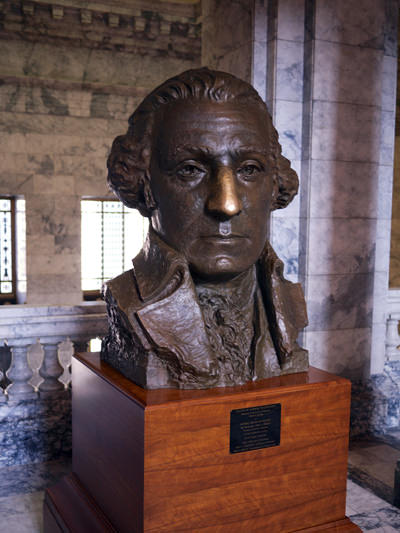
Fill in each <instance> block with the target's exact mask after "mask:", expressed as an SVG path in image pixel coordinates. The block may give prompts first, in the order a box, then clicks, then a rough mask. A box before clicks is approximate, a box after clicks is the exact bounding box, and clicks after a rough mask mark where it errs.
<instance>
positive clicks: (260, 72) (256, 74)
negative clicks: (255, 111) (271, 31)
mask: <svg viewBox="0 0 400 533" xmlns="http://www.w3.org/2000/svg"><path fill="white" fill-rule="evenodd" d="M266 73H267V44H266V43H265V42H260V41H254V42H253V63H252V79H251V84H252V85H253V87H254V88H255V89H256V91H257V92H258V94H259V95H260V96H261V98H262V99H263V100H264V101H265V99H266V96H267V75H266Z"/></svg>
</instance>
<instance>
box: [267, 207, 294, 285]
mask: <svg viewBox="0 0 400 533" xmlns="http://www.w3.org/2000/svg"><path fill="white" fill-rule="evenodd" d="M271 244H272V247H273V248H274V250H275V252H276V253H277V254H278V257H279V258H280V259H282V261H283V263H284V265H285V270H284V275H285V278H287V279H289V280H290V281H293V282H297V281H298V274H299V220H298V218H294V217H285V218H284V217H274V218H273V219H272V220H271Z"/></svg>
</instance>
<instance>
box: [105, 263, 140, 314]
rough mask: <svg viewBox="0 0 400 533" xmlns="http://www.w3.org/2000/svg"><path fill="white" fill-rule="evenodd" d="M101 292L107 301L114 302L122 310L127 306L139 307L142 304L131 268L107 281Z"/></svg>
mask: <svg viewBox="0 0 400 533" xmlns="http://www.w3.org/2000/svg"><path fill="white" fill-rule="evenodd" d="M103 293H104V300H105V301H106V302H107V303H114V304H116V305H118V307H120V308H121V309H123V310H125V309H127V308H128V307H133V308H139V307H141V305H142V302H141V300H140V297H139V293H138V290H137V286H136V281H135V275H134V273H133V269H132V268H131V269H130V270H127V271H126V272H123V273H122V274H120V275H119V276H117V277H116V278H113V279H111V280H110V281H107V283H105V284H104V288H103Z"/></svg>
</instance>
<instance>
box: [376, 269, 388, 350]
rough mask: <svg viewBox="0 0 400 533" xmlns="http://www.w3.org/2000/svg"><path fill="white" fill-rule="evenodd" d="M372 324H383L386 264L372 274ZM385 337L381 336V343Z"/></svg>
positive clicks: (384, 322)
mask: <svg viewBox="0 0 400 533" xmlns="http://www.w3.org/2000/svg"><path fill="white" fill-rule="evenodd" d="M374 278H375V279H374V309H373V311H374V313H373V323H374V324H385V327H386V318H387V312H388V304H387V294H388V271H387V266H386V269H385V270H383V271H380V272H379V271H375V276H374ZM384 344H385V337H383V345H384Z"/></svg>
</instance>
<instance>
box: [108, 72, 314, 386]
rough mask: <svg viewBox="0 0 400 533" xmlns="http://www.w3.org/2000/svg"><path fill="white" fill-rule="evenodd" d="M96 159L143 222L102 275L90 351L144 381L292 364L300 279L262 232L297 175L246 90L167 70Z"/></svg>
mask: <svg viewBox="0 0 400 533" xmlns="http://www.w3.org/2000/svg"><path fill="white" fill-rule="evenodd" d="M108 171H109V174H108V181H109V184H110V186H111V188H112V189H113V190H114V192H115V193H116V195H117V196H118V197H119V198H120V199H121V201H122V202H123V203H124V204H125V205H127V206H128V207H131V208H136V209H138V210H139V211H140V213H141V214H142V215H144V216H146V217H148V218H149V219H150V229H149V233H148V237H147V240H146V242H145V244H144V247H143V249H142V250H141V251H140V253H139V254H138V255H137V256H136V257H135V258H134V260H133V268H132V270H129V271H128V272H125V273H123V274H121V275H120V276H118V277H117V278H115V279H113V280H111V281H109V282H108V283H107V284H106V286H105V293H104V294H105V300H106V302H107V309H108V318H109V334H108V336H107V337H106V338H105V339H104V341H103V345H102V352H101V356H102V359H103V360H105V361H107V362H108V363H109V364H111V365H112V366H113V367H115V368H117V369H118V370H120V371H121V372H122V373H123V374H124V375H125V376H126V377H128V378H130V379H131V380H133V381H134V382H135V383H137V384H138V385H140V386H142V387H144V388H149V389H154V388H161V387H173V388H187V389H196V388H210V387H221V386H232V385H240V384H243V383H245V382H248V381H251V380H258V379H262V378H267V377H271V376H277V375H281V374H286V373H291V372H302V371H306V370H307V369H308V355H307V352H306V351H305V350H303V349H302V348H300V347H299V345H298V344H297V341H296V339H297V337H298V334H299V331H300V329H302V328H303V327H304V326H305V325H306V324H307V316H306V309H305V303H304V298H303V294H302V290H301V287H300V285H299V284H293V283H291V282H289V281H287V280H285V278H284V277H283V264H282V262H281V261H280V260H279V259H278V257H277V256H276V254H275V252H274V251H273V249H272V247H271V245H270V244H269V242H268V234H269V217H270V212H271V211H272V210H274V209H281V208H284V207H285V206H287V205H288V204H289V203H290V201H291V200H292V198H293V197H294V195H295V194H296V193H297V189H298V179H297V175H296V173H295V172H294V171H293V170H292V169H291V168H290V163H289V161H288V160H287V159H285V158H284V157H283V156H282V154H281V147H280V145H279V142H278V134H277V132H276V130H275V128H274V127H273V125H272V121H271V117H270V115H269V113H268V110H267V107H266V105H265V104H264V102H263V101H262V99H261V98H260V97H259V95H258V94H257V92H256V91H255V90H254V89H253V88H252V87H251V86H250V85H249V84H248V83H245V82H244V81H242V80H239V79H238V78H236V77H234V76H232V75H230V74H227V73H224V72H217V71H212V70H209V69H207V68H202V69H197V70H189V71H187V72H183V73H182V74H180V75H179V76H176V77H174V78H171V79H169V80H167V81H166V82H164V83H163V84H162V85H160V86H159V87H157V88H156V89H155V90H154V91H153V92H152V93H150V94H149V95H148V96H147V97H146V98H145V99H144V100H143V102H142V103H141V104H140V105H139V107H138V108H137V109H136V111H135V112H134V113H133V115H132V116H131V117H130V119H129V128H128V131H127V133H126V134H125V135H122V136H119V137H117V138H116V139H115V140H114V143H113V146H112V149H111V153H110V156H109V158H108Z"/></svg>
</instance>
